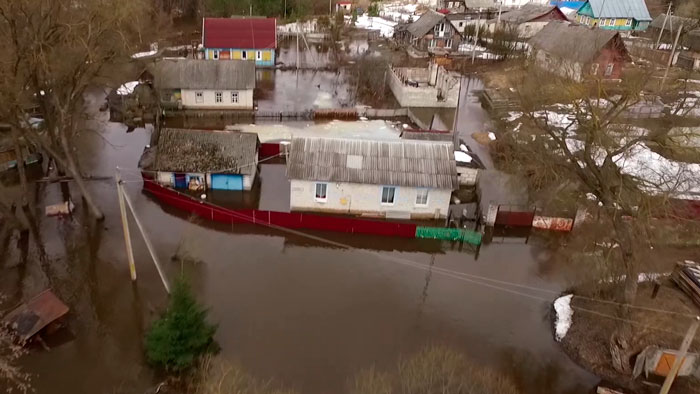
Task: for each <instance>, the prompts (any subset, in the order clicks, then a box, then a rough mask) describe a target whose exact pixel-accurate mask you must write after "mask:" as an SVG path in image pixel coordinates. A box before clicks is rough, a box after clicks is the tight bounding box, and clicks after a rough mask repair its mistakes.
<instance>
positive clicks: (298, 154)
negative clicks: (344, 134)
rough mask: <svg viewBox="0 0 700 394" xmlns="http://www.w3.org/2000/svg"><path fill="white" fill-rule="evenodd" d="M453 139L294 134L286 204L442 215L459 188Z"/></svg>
mask: <svg viewBox="0 0 700 394" xmlns="http://www.w3.org/2000/svg"><path fill="white" fill-rule="evenodd" d="M453 150H454V149H453V144H452V143H451V142H442V141H413V140H385V141H379V140H377V141H368V140H356V139H330V138H294V139H293V140H292V143H291V147H290V151H289V156H288V158H287V175H288V178H289V179H290V181H291V199H290V208H291V209H292V210H293V211H318V212H329V213H339V214H352V215H362V216H375V217H386V218H403V219H433V218H444V217H446V216H447V212H448V208H449V205H450V197H451V195H452V191H453V190H455V189H457V188H458V187H459V183H458V179H457V169H456V164H455V159H454V156H453Z"/></svg>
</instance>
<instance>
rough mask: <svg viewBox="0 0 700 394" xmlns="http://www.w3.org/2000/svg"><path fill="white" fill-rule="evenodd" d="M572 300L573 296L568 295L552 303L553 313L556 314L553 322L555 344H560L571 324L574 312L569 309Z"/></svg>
mask: <svg viewBox="0 0 700 394" xmlns="http://www.w3.org/2000/svg"><path fill="white" fill-rule="evenodd" d="M572 298H574V295H573V294H568V295H565V296H561V297H559V298H557V299H556V300H555V301H554V311H555V312H556V313H557V317H556V319H555V321H554V327H555V332H556V334H555V338H556V339H557V342H561V340H562V339H564V337H565V336H566V333H568V332H569V328H571V322H572V319H573V317H574V310H573V309H572V308H571V299H572Z"/></svg>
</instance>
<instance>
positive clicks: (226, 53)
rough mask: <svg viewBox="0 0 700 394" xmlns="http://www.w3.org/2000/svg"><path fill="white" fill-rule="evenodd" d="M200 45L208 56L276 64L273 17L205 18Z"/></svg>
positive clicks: (275, 28) (267, 64)
mask: <svg viewBox="0 0 700 394" xmlns="http://www.w3.org/2000/svg"><path fill="white" fill-rule="evenodd" d="M202 47H203V54H204V58H205V59H207V60H247V61H251V62H253V61H254V62H255V65H256V66H258V67H274V66H275V50H276V49H277V20H276V19H275V18H204V19H203V20H202Z"/></svg>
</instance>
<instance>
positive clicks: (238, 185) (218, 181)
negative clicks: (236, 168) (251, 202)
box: [211, 174, 243, 190]
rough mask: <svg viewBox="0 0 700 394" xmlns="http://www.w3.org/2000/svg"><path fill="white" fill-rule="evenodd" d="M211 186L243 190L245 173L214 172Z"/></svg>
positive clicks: (221, 188)
mask: <svg viewBox="0 0 700 394" xmlns="http://www.w3.org/2000/svg"><path fill="white" fill-rule="evenodd" d="M211 188H212V189H215V190H243V175H228V174H212V175H211Z"/></svg>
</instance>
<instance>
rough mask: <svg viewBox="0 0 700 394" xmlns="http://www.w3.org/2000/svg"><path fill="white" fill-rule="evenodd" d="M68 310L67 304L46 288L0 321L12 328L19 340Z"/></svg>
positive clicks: (31, 334) (35, 332)
mask: <svg viewBox="0 0 700 394" xmlns="http://www.w3.org/2000/svg"><path fill="white" fill-rule="evenodd" d="M68 311H69V308H68V306H67V305H66V304H64V303H63V302H62V301H61V300H59V299H58V297H56V295H55V294H54V293H53V292H52V291H51V290H50V289H46V290H44V291H42V292H41V293H39V294H38V295H37V296H36V297H34V298H32V299H31V300H29V301H27V302H25V303H24V304H22V305H20V306H18V307H17V308H15V309H14V310H13V311H12V312H10V313H8V314H7V315H6V316H5V317H4V318H3V319H2V322H3V324H5V325H7V326H9V327H10V328H11V329H12V330H14V331H15V333H16V334H17V336H18V337H19V339H20V340H21V341H26V340H28V339H30V338H31V337H33V336H34V335H36V334H37V333H38V332H39V331H41V330H42V329H43V328H44V327H46V326H47V325H49V324H51V323H52V322H54V321H55V320H57V319H60V318H61V317H63V316H64V315H65V314H67V313H68Z"/></svg>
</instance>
